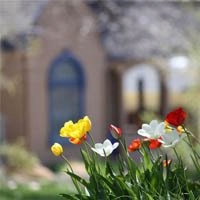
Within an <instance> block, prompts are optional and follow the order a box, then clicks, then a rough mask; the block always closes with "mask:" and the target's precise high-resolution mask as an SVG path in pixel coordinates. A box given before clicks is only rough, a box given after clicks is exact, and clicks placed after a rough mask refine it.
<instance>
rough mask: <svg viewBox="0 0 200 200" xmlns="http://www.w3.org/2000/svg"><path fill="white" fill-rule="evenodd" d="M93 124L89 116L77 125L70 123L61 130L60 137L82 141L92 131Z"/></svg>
mask: <svg viewBox="0 0 200 200" xmlns="http://www.w3.org/2000/svg"><path fill="white" fill-rule="evenodd" d="M91 127H92V124H91V121H90V119H89V117H88V116H85V117H84V118H83V119H80V120H79V121H78V122H77V123H73V122H72V121H68V122H66V123H65V124H64V126H63V127H62V128H61V129H60V136H61V137H67V138H74V139H81V138H82V137H83V136H84V135H85V134H86V133H87V132H88V131H90V130H91Z"/></svg>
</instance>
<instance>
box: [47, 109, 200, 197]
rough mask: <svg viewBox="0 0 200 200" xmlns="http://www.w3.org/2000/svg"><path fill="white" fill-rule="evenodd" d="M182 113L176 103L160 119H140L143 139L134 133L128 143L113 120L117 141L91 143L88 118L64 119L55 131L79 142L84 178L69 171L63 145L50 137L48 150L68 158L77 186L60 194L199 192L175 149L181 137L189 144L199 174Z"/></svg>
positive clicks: (199, 184)
mask: <svg viewBox="0 0 200 200" xmlns="http://www.w3.org/2000/svg"><path fill="white" fill-rule="evenodd" d="M185 119H186V113H185V111H183V109H182V108H178V109H176V110H174V111H172V112H170V113H168V114H167V116H166V118H165V121H164V122H158V121H157V120H152V121H151V122H150V123H149V124H143V125H142V127H141V129H139V130H138V134H139V135H140V136H142V139H141V137H140V138H139V137H138V138H137V139H135V140H133V141H132V142H131V144H130V145H129V146H128V147H127V145H126V141H125V139H124V138H123V133H122V131H121V129H120V128H118V127H116V126H114V125H111V126H110V132H111V134H112V136H113V137H114V138H115V139H116V140H117V142H115V143H114V144H112V143H111V142H110V140H108V139H106V140H105V141H104V142H103V143H96V144H95V143H94V141H93V139H92V135H91V134H90V133H89V132H90V130H91V127H92V124H91V121H90V119H89V118H88V117H84V118H83V119H81V120H79V121H78V122H77V123H73V122H72V121H69V122H66V123H65V124H64V126H63V127H62V128H61V130H60V136H61V137H66V138H68V139H69V141H70V142H71V143H73V144H80V143H83V144H84V147H83V148H81V155H82V158H83V161H84V164H85V169H86V171H87V173H88V175H89V180H85V179H83V178H82V177H80V176H78V175H77V174H76V173H74V171H73V168H72V167H71V165H70V163H69V161H68V160H67V158H66V157H65V156H64V153H63V148H62V146H61V145H60V144H58V143H55V144H54V145H53V146H52V147H51V150H52V152H53V154H54V155H55V156H61V157H62V158H63V159H64V160H65V161H66V162H67V164H68V165H67V166H68V167H67V171H66V173H67V174H68V175H69V176H70V177H71V179H72V181H73V184H74V186H75V188H76V189H77V194H75V195H70V194H67V193H66V194H62V196H63V197H65V198H66V199H73V200H79V199H84V200H86V199H87V200H89V199H92V200H107V199H108V200H110V199H150V200H151V199H152V200H154V199H159V200H160V199H163V200H165V199H191V200H194V199H197V198H199V196H200V181H199V180H198V179H197V180H190V178H189V177H188V176H187V167H186V166H185V165H184V163H183V161H182V158H181V156H180V155H179V154H178V153H177V151H176V145H177V143H179V142H180V141H181V140H183V141H185V142H186V143H187V145H188V146H189V148H191V152H192V154H191V158H192V160H193V164H194V167H195V170H196V174H200V155H199V153H198V152H197V151H196V150H195V149H194V146H193V144H192V142H191V138H192V137H194V135H193V134H192V133H191V132H190V131H189V130H187V129H186V128H185V125H184V122H185ZM86 138H88V139H86ZM196 140H197V138H196ZM116 148H120V150H121V151H120V154H119V155H118V156H117V160H118V161H117V162H116V164H113V162H111V160H110V159H109V156H110V155H111V154H112V152H113V151H114V150H115V149H116ZM162 148H172V149H173V151H174V153H175V155H176V160H171V158H169V157H168V156H167V154H165V155H164V154H163V155H160V149H162ZM135 151H139V152H140V154H141V155H142V157H141V162H140V163H136V162H135V161H134V160H133V159H132V157H131V156H130V155H131V154H133V153H134V152H135ZM153 151H155V152H153ZM156 152H157V156H156Z"/></svg>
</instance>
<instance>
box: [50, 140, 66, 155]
mask: <svg viewBox="0 0 200 200" xmlns="http://www.w3.org/2000/svg"><path fill="white" fill-rule="evenodd" d="M51 151H52V153H53V154H54V155H55V156H60V155H62V153H63V148H62V146H61V145H60V144H59V143H54V144H53V145H52V146H51Z"/></svg>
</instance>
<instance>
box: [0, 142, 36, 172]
mask: <svg viewBox="0 0 200 200" xmlns="http://www.w3.org/2000/svg"><path fill="white" fill-rule="evenodd" d="M0 156H2V157H3V159H4V161H5V163H6V167H7V168H6V169H8V170H12V171H18V170H21V171H22V170H23V171H24V170H25V171H26V170H27V171H29V170H31V169H32V168H33V167H34V166H35V164H38V163H39V160H38V159H37V157H36V156H34V155H33V154H32V153H31V152H29V151H28V150H27V149H26V147H25V145H24V142H23V140H22V139H20V140H18V141H17V142H16V143H13V144H3V145H1V146H0Z"/></svg>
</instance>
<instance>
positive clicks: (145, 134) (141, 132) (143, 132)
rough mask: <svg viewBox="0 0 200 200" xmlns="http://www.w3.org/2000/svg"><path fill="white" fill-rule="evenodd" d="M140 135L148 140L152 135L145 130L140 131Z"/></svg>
mask: <svg viewBox="0 0 200 200" xmlns="http://www.w3.org/2000/svg"><path fill="white" fill-rule="evenodd" d="M138 134H139V135H141V136H143V137H147V138H149V137H150V134H149V133H147V132H146V131H145V130H143V129H139V130H138Z"/></svg>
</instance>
